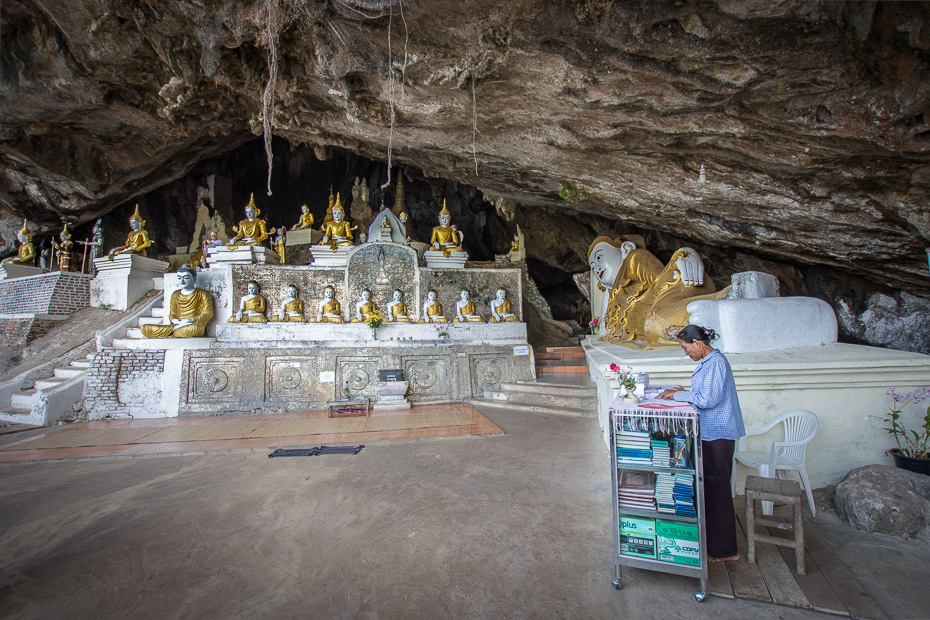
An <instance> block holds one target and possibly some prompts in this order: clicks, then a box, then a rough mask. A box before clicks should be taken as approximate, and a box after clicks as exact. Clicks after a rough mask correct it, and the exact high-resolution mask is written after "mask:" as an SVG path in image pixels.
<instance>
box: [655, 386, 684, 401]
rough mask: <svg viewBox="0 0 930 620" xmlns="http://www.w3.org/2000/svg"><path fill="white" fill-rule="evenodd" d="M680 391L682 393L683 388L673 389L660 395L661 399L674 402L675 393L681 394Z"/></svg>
mask: <svg viewBox="0 0 930 620" xmlns="http://www.w3.org/2000/svg"><path fill="white" fill-rule="evenodd" d="M680 391H681V388H679V387H675V388H671V389H668V390H665V391H664V392H662V393H661V394H659V398H660V399H662V400H673V398H672V397H673V395H674V394H675V392H680Z"/></svg>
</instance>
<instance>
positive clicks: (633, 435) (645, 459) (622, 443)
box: [617, 431, 652, 467]
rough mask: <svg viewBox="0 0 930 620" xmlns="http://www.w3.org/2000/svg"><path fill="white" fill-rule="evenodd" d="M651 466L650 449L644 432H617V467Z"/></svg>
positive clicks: (647, 436)
mask: <svg viewBox="0 0 930 620" xmlns="http://www.w3.org/2000/svg"><path fill="white" fill-rule="evenodd" d="M622 465H640V466H642V465H646V466H647V467H648V466H651V465H652V448H651V447H650V445H649V433H648V432H646V431H617V466H622Z"/></svg>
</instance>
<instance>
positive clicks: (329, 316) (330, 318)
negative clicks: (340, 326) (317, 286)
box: [311, 286, 345, 323]
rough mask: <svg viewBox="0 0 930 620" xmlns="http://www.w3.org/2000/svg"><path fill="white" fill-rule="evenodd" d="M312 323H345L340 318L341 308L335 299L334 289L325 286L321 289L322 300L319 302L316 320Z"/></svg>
mask: <svg viewBox="0 0 930 620" xmlns="http://www.w3.org/2000/svg"><path fill="white" fill-rule="evenodd" d="M311 322H313V323H345V321H344V320H343V318H342V306H340V305H339V301H338V300H337V299H336V289H334V288H333V287H331V286H327V287H326V288H324V289H323V299H322V300H321V301H320V306H319V309H318V310H317V313H316V319H315V320H314V321H311Z"/></svg>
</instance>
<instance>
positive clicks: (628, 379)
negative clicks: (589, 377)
mask: <svg viewBox="0 0 930 620" xmlns="http://www.w3.org/2000/svg"><path fill="white" fill-rule="evenodd" d="M610 370H611V372H615V373H617V381H619V382H620V385H622V386H623V387H625V388H626V389H628V390H630V391H631V392H632V391H633V390H635V389H636V377H635V376H634V375H633V369H632V368H630V367H629V366H627V367H626V368H621V367H620V366H617V365H616V364H611V365H610Z"/></svg>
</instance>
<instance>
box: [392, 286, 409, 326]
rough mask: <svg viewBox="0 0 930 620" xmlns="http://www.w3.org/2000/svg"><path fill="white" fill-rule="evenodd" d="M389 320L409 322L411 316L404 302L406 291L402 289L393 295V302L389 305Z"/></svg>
mask: <svg viewBox="0 0 930 620" xmlns="http://www.w3.org/2000/svg"><path fill="white" fill-rule="evenodd" d="M387 320H388V321H393V322H396V323H409V322H410V317H409V316H408V314H407V304H405V303H404V293H403V291H401V290H400V289H398V290H396V291H394V294H393V295H392V296H391V303H390V304H389V305H388V317H387Z"/></svg>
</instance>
